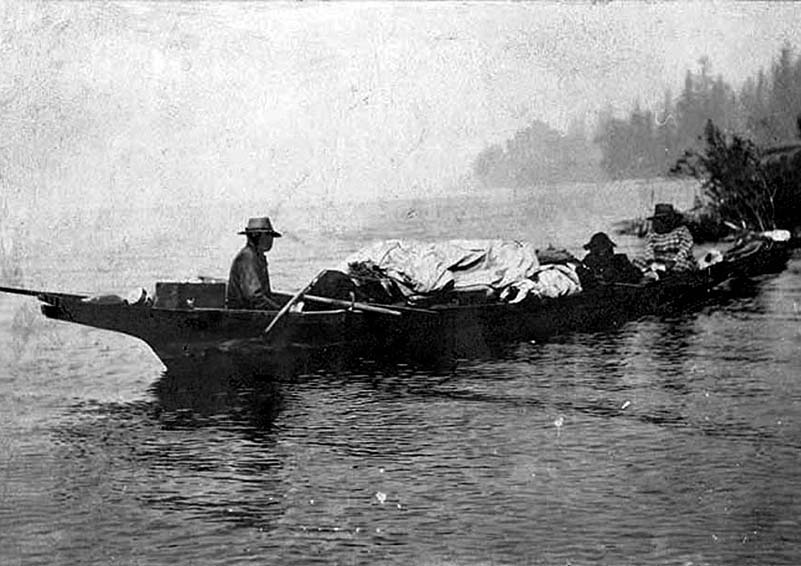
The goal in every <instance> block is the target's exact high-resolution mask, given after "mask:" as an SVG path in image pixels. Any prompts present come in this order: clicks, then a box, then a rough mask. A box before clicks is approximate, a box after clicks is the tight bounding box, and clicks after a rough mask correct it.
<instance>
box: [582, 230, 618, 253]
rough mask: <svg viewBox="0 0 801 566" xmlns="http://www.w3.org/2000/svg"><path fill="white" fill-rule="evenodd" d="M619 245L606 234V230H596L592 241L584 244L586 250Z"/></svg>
mask: <svg viewBox="0 0 801 566" xmlns="http://www.w3.org/2000/svg"><path fill="white" fill-rule="evenodd" d="M615 246H617V244H616V243H614V242H613V241H612V240H610V239H609V236H607V235H606V233H605V232H596V233H595V234H593V235H592V238H590V241H589V242H587V243H586V244H584V249H585V250H592V249H597V248H614V247H615Z"/></svg>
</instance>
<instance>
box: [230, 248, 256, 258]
mask: <svg viewBox="0 0 801 566" xmlns="http://www.w3.org/2000/svg"><path fill="white" fill-rule="evenodd" d="M254 257H256V250H254V249H253V248H252V247H250V246H245V247H244V248H242V249H241V250H239V252H238V253H237V254H236V257H234V262H237V261H247V260H250V259H253V258H254Z"/></svg>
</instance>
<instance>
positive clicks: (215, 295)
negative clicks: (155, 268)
mask: <svg viewBox="0 0 801 566" xmlns="http://www.w3.org/2000/svg"><path fill="white" fill-rule="evenodd" d="M153 306H155V307H157V308H164V309H190V308H215V309H220V308H223V307H224V306H225V283H195V282H159V283H156V300H155V302H154V305H153Z"/></svg>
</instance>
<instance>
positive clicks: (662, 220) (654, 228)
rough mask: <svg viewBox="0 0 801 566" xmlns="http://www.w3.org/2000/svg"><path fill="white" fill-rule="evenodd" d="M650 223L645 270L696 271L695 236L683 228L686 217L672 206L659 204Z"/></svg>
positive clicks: (644, 259) (646, 244) (650, 218)
mask: <svg viewBox="0 0 801 566" xmlns="http://www.w3.org/2000/svg"><path fill="white" fill-rule="evenodd" d="M648 220H650V221H651V231H650V232H649V233H648V236H646V243H645V258H643V260H642V263H644V265H645V268H646V269H664V270H666V271H690V270H692V269H695V267H696V261H695V256H693V236H692V234H691V233H690V230H689V228H687V226H685V225H684V217H683V216H682V215H681V214H680V213H679V212H678V211H677V210H676V209H675V208H673V205H672V204H666V203H659V204H657V205H656V206H655V207H654V215H653V216H649V217H648ZM642 263H641V265H642Z"/></svg>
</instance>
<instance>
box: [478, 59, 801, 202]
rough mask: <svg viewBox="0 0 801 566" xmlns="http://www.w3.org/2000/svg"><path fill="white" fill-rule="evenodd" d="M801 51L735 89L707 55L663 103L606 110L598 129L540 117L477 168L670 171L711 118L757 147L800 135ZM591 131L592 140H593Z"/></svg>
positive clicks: (505, 173)
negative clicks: (563, 126) (564, 127)
mask: <svg viewBox="0 0 801 566" xmlns="http://www.w3.org/2000/svg"><path fill="white" fill-rule="evenodd" d="M799 115H801V57H798V56H795V55H794V54H793V51H792V49H791V48H790V47H789V46H788V45H785V46H784V47H782V48H781V50H780V52H779V55H778V56H777V57H776V58H775V59H774V61H773V63H772V65H771V68H770V69H769V70H768V71H765V70H764V69H760V70H759V72H757V73H756V74H754V75H753V76H751V77H749V78H748V79H747V80H746V81H745V82H744V83H743V85H742V87H741V88H740V89H739V90H736V89H735V88H734V87H732V86H731V84H729V83H728V82H726V81H725V80H724V79H723V77H722V75H719V74H718V75H713V73H712V64H711V62H710V60H709V59H708V58H706V57H704V58H702V59H701V60H700V61H699V66H698V69H697V70H695V71H693V70H687V72H686V74H685V78H684V84H683V87H682V89H681V92H680V94H679V95H678V96H676V97H674V96H673V94H672V92H671V91H670V90H666V91H665V93H664V97H663V101H662V103H661V108H659V109H657V110H652V109H648V108H642V107H641V105H640V104H639V103H636V104H634V107H633V108H632V109H631V110H630V111H629V112H628V115H627V116H625V117H619V116H615V115H614V113H613V112H612V111H611V110H610V109H608V110H606V111H603V112H601V115H600V117H599V120H598V124H597V127H596V131H595V133H594V135H592V136H588V135H586V130H585V129H584V127H583V123H579V122H576V123H574V124H573V125H571V127H570V128H569V129H568V132H567V133H564V134H563V133H562V132H559V131H557V130H554V129H553V128H551V127H550V126H548V125H547V124H545V123H544V122H539V121H536V122H534V123H532V124H531V125H529V126H527V127H525V128H522V129H520V130H518V131H517V133H516V134H515V136H514V137H513V138H512V139H510V140H507V141H506V143H505V144H495V145H492V146H490V147H488V148H486V149H484V150H483V151H482V152H481V153H480V154H479V155H478V156H477V157H476V159H475V161H474V163H473V172H474V174H475V175H476V177H477V178H478V179H479V180H480V181H482V182H483V183H484V184H486V185H492V186H526V185H531V184H535V183H537V182H554V181H580V180H597V179H598V177H599V176H606V177H608V178H612V179H623V178H642V177H656V176H666V175H668V174H669V172H670V170H671V168H673V167H674V165H675V164H676V162H677V161H678V160H679V159H680V158H681V157H682V155H684V152H686V151H688V150H697V149H700V148H702V147H703V145H704V143H705V135H704V130H705V127H706V124H707V122H709V121H712V123H714V124H715V125H716V126H717V127H718V128H720V129H721V130H722V131H724V132H730V133H736V134H738V135H739V136H742V137H743V138H745V139H748V140H751V141H752V142H753V143H755V144H756V145H757V146H759V147H766V146H773V145H777V144H781V143H784V142H787V141H789V140H793V139H797V138H798V137H799V133H800V131H801V120H800V119H799ZM590 138H591V139H590Z"/></svg>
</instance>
